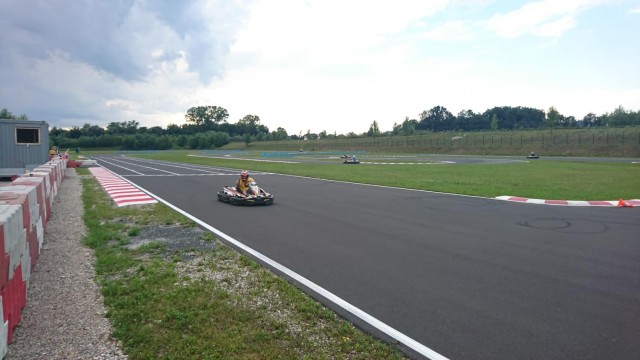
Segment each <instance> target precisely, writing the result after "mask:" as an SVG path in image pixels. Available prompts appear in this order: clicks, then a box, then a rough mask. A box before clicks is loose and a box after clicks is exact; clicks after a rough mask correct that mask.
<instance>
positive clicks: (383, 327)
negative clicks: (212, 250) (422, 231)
mask: <svg viewBox="0 0 640 360" xmlns="http://www.w3.org/2000/svg"><path fill="white" fill-rule="evenodd" d="M140 189H141V190H143V191H144V192H146V193H148V194H150V195H151V196H153V197H154V198H155V199H157V200H158V201H160V202H162V203H164V204H165V205H167V206H168V207H170V208H172V209H173V210H175V211H177V212H179V213H180V214H182V215H184V216H186V217H188V218H189V219H191V220H193V221H194V222H196V223H198V224H199V225H200V226H202V227H203V228H205V229H207V230H209V231H211V232H212V233H214V234H216V235H218V236H220V237H222V238H223V239H225V240H226V241H227V242H228V243H230V244H232V245H233V246H235V247H237V248H239V249H241V250H242V251H244V252H246V253H248V254H251V255H252V256H254V257H255V258H257V259H259V260H260V261H262V262H264V263H266V264H268V265H269V266H271V267H273V268H275V269H277V270H278V271H281V272H282V273H284V274H286V275H287V276H288V277H290V278H292V279H294V280H296V281H297V282H299V283H300V284H302V285H304V286H306V287H307V288H309V289H311V290H313V291H314V292H315V293H317V294H319V295H321V296H323V297H324V298H326V299H328V300H329V301H331V302H332V303H334V304H336V305H337V306H339V307H341V308H342V309H344V310H346V311H348V312H349V313H351V314H353V315H354V316H356V317H358V318H359V319H361V320H362V321H364V322H366V323H367V324H369V325H371V326H373V327H374V328H376V329H378V330H380V331H382V332H383V333H385V334H387V335H388V336H390V337H391V338H393V339H395V340H397V341H398V342H400V343H402V344H404V345H405V346H407V347H408V348H410V349H412V350H414V351H415V352H417V353H419V354H421V355H423V356H426V357H427V358H429V359H432V360H447V358H446V357H445V356H443V355H441V354H439V353H437V352H436V351H434V350H432V349H430V348H428V347H426V346H424V345H422V344H421V343H419V342H417V341H415V340H413V339H412V338H410V337H408V336H407V335H405V334H403V333H401V332H399V331H398V330H396V329H394V328H392V327H390V326H389V325H387V324H385V323H383V322H382V321H380V320H378V319H376V318H375V317H373V316H371V315H369V314H368V313H366V312H364V311H362V310H360V309H359V308H357V307H355V306H353V305H352V304H350V303H348V302H347V301H345V300H343V299H342V298H340V297H338V296H337V295H335V294H333V293H332V292H330V291H328V290H326V289H324V288H323V287H321V286H319V285H317V284H316V283H314V282H313V281H311V280H308V279H307V278H305V277H303V276H301V275H299V274H298V273H296V272H294V271H293V270H291V269H289V268H287V267H286V266H284V265H281V264H280V263H278V262H276V261H275V260H272V259H271V258H269V257H267V256H265V255H263V254H262V253H260V252H258V251H256V250H254V249H252V248H250V247H248V246H247V245H245V244H243V243H241V242H239V241H238V240H236V239H234V238H233V237H231V236H229V235H227V234H225V233H223V232H222V231H220V230H218V229H216V228H214V227H213V226H211V225H209V224H207V223H205V222H204V221H202V220H200V219H198V218H197V217H195V216H193V215H191V214H189V213H187V212H185V211H183V210H182V209H180V208H178V207H177V206H175V205H173V204H171V203H170V202H168V201H166V200H164V199H162V198H160V197H158V196H156V195H154V194H153V193H151V192H149V191H147V190H145V189H144V188H140Z"/></svg>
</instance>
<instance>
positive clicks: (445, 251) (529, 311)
mask: <svg viewBox="0 0 640 360" xmlns="http://www.w3.org/2000/svg"><path fill="white" fill-rule="evenodd" d="M92 158H94V159H97V160H98V163H99V164H100V165H102V166H104V167H106V168H107V169H109V170H112V171H113V172H115V173H117V174H120V175H121V176H123V177H124V178H126V179H127V180H129V181H131V182H133V183H135V184H137V185H138V186H140V187H141V188H143V189H145V190H147V191H149V192H150V193H152V194H154V195H155V196H157V197H159V198H161V199H163V200H164V201H166V202H169V203H171V204H173V205H174V206H175V207H177V208H179V209H181V210H182V211H184V212H186V213H188V214H191V215H193V216H194V217H196V218H198V219H200V220H201V221H202V222H203V223H206V224H208V225H210V226H211V227H213V228H215V229H218V230H219V231H221V232H223V233H225V234H227V235H228V236H229V237H232V238H233V239H235V240H237V241H238V242H240V243H242V244H244V245H246V246H247V247H249V248H251V249H254V250H255V251H257V252H259V253H261V254H263V255H264V256H266V257H268V258H269V259H272V260H273V261H275V262H277V263H279V264H281V265H282V266H284V267H286V268H288V269H290V270H292V271H294V272H295V273H297V274H299V275H300V276H302V277H304V278H305V279H308V280H309V281H311V282H313V283H314V284H317V285H318V286H320V287H322V288H323V289H326V290H327V291H329V292H330V293H332V294H335V295H336V296H337V297H339V298H340V299H342V300H344V301H346V302H347V303H349V304H352V305H353V306H355V307H357V308H358V309H360V310H362V311H364V312H365V313H366V314H368V315H370V316H372V317H373V318H375V319H377V320H379V321H380V322H382V323H383V324H384V325H385V326H388V327H390V328H392V329H393V330H394V331H397V332H398V333H400V334H401V335H403V336H406V337H407V338H408V339H410V340H414V341H415V342H417V343H419V344H420V345H422V346H423V347H424V348H427V349H429V350H430V351H433V352H434V353H437V354H435V355H433V354H432V355H433V356H432V357H433V358H438V356H442V357H446V358H450V359H492V360H495V359H638V354H640V340H639V339H640V209H638V208H633V209H631V208H599V207H578V208H576V207H562V206H546V205H531V204H519V203H510V202H503V201H497V200H493V199H485V198H476V197H467V196H456V195H450V194H441V193H431V192H425V191H413V190H403V189H397V188H386V187H377V186H367V185H361V184H352V183H343V182H335V181H326V180H318V179H311V178H303V177H294V176H285V175H276V174H262V173H257V172H256V173H253V175H254V177H255V179H256V181H258V183H259V184H260V185H261V186H263V187H264V188H265V189H267V190H268V191H269V192H271V193H273V194H274V195H275V196H276V201H275V204H274V205H272V206H269V207H238V206H232V205H229V204H225V203H222V202H218V201H217V200H216V192H217V191H218V190H219V189H220V188H222V186H223V185H229V184H232V183H233V182H235V180H236V177H237V172H238V171H237V170H231V169H223V168H216V167H204V166H197V165H187V164H182V165H177V166H176V164H171V163H166V162H160V161H155V160H152V161H150V160H142V159H134V158H125V157H121V156H95V157H92ZM247 167H249V168H250V162H248V163H247ZM254 224H255V225H254ZM275 270H276V272H278V273H280V271H279V270H278V269H275ZM283 275H285V276H286V274H283ZM293 280H294V282H296V283H298V284H299V285H300V283H299V282H297V281H295V279H293ZM300 286H301V287H302V288H303V290H306V291H308V292H310V293H311V295H312V296H314V297H316V298H318V299H319V300H321V301H323V302H325V303H326V304H327V305H328V306H330V307H332V308H333V309H335V310H336V311H337V312H338V313H340V314H342V315H344V316H346V317H347V318H349V319H350V320H352V321H353V322H354V323H356V324H358V325H359V326H361V327H363V328H364V329H366V330H368V331H371V332H372V333H374V334H375V335H378V336H380V337H382V338H384V339H386V340H390V339H391V338H390V337H389V335H388V332H387V333H386V334H385V333H383V331H381V330H380V327H378V329H376V326H373V325H371V324H370V323H367V322H365V321H364V320H362V318H361V317H358V316H356V315H354V314H351V313H349V312H348V311H346V310H345V309H344V308H343V307H341V306H338V305H336V304H335V303H332V302H331V301H329V300H328V299H327V298H325V297H323V296H322V295H320V294H318V293H314V292H313V291H312V290H311V289H309V288H308V287H306V286H304V285H300ZM403 348H404V349H405V350H406V351H407V353H408V354H409V355H411V356H412V357H416V358H420V357H422V356H423V355H425V352H420V348H418V350H416V348H415V347H413V348H412V347H411V346H406V344H405V345H404V346H403Z"/></svg>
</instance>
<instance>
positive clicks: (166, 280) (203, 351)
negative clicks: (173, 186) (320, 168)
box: [77, 169, 404, 360]
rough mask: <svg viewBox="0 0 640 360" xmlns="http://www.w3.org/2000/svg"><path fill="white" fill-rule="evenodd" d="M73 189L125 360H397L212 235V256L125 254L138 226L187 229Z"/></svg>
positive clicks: (156, 250)
mask: <svg viewBox="0 0 640 360" xmlns="http://www.w3.org/2000/svg"><path fill="white" fill-rule="evenodd" d="M77 171H78V173H79V174H81V175H88V171H87V170H86V169H77ZM82 183H83V192H82V198H83V202H84V221H85V224H86V226H87V235H86V237H85V239H84V241H85V244H86V245H87V246H89V247H91V248H92V249H94V251H95V254H96V265H95V268H96V273H97V280H98V283H99V284H100V286H101V289H102V294H103V296H104V302H105V305H106V306H107V317H108V318H109V319H110V321H111V323H112V325H113V335H114V336H115V337H116V338H117V339H118V340H119V341H120V342H121V344H122V346H123V348H124V351H125V352H126V353H127V354H128V356H129V359H132V360H135V359H229V358H233V359H292V358H303V359H327V358H340V359H341V358H350V359H402V358H404V355H403V354H402V353H401V352H400V351H399V350H398V349H396V348H395V347H393V346H391V345H388V344H385V343H383V342H381V341H379V340H376V339H375V338H373V337H371V336H370V335H368V334H366V333H364V332H362V331H360V330H359V329H357V328H355V327H354V326H353V325H352V324H351V323H349V322H347V321H346V320H344V319H342V318H340V317H339V316H337V315H336V314H335V313H333V312H332V311H330V310H329V309H327V308H326V307H324V306H323V305H321V304H320V303H318V302H317V301H315V300H313V299H312V298H310V297H309V296H307V295H306V294H304V293H302V292H301V291H300V290H298V289H297V288H296V287H295V286H293V285H291V284H289V283H288V282H287V281H285V280H283V279H281V278H279V277H277V276H275V275H274V274H273V273H271V272H269V271H268V270H266V269H265V268H263V267H261V266H260V265H259V264H257V263H256V262H254V261H253V260H251V259H250V258H248V257H246V256H243V255H240V254H239V253H237V252H235V251H233V250H232V249H231V248H229V247H227V246H226V245H224V244H223V243H221V242H219V241H218V240H217V239H215V237H213V235H212V234H208V235H203V238H205V239H206V240H208V241H213V242H215V245H216V246H215V250H213V251H206V252H204V251H200V252H198V251H196V250H193V249H188V250H185V252H188V253H189V255H190V257H182V256H180V255H181V254H180V253H173V254H171V253H170V254H167V252H168V251H169V250H167V249H166V248H165V247H164V246H163V245H161V244H158V243H149V244H146V245H143V246H141V247H138V248H136V249H135V250H132V249H130V248H127V247H125V245H126V244H127V243H128V242H129V238H131V237H135V236H136V235H137V234H139V232H140V229H141V228H142V227H144V226H154V225H162V224H164V225H169V224H172V225H178V224H180V225H182V226H193V223H192V222H190V221H189V220H187V219H186V218H185V217H184V216H182V215H180V214H178V213H177V212H174V211H171V210H170V209H168V208H167V207H166V206H164V205H162V204H153V205H144V206H140V207H124V208H117V207H115V206H114V205H113V203H112V202H111V200H110V199H109V198H108V197H107V195H106V194H105V193H104V192H103V191H101V190H100V187H99V185H98V183H97V182H96V181H95V180H94V179H91V178H90V177H89V176H86V177H85V178H84V179H83V180H82ZM194 254H196V256H195V257H194ZM167 255H169V256H167Z"/></svg>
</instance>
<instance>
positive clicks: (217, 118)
mask: <svg viewBox="0 0 640 360" xmlns="http://www.w3.org/2000/svg"><path fill="white" fill-rule="evenodd" d="M184 117H185V119H186V120H187V122H188V123H192V124H194V125H199V126H204V127H205V128H207V129H210V130H213V128H214V127H215V125H219V124H221V123H224V122H226V121H227V119H228V118H229V113H228V112H227V110H226V109H224V108H221V107H218V106H194V107H192V108H190V109H189V110H187V114H186V115H185V116H184Z"/></svg>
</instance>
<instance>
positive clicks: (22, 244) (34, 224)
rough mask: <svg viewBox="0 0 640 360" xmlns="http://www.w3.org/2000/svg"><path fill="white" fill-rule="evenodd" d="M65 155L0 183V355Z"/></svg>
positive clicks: (16, 319)
mask: <svg viewBox="0 0 640 360" xmlns="http://www.w3.org/2000/svg"><path fill="white" fill-rule="evenodd" d="M66 166H67V160H66V159H52V160H51V161H49V162H47V163H45V164H43V165H41V166H39V167H37V168H35V169H34V170H33V171H32V172H30V173H27V174H25V175H24V176H21V177H19V178H17V179H16V180H14V181H13V182H11V183H0V358H4V356H5V355H6V354H7V350H8V345H9V344H10V343H11V340H12V336H13V331H14V329H15V328H16V326H18V324H19V323H20V312H21V311H22V309H23V308H24V307H25V305H26V303H27V289H28V287H29V278H30V275H31V272H32V270H33V267H34V266H35V265H36V261H37V260H38V256H39V255H40V251H41V249H42V244H43V242H44V229H45V226H46V222H47V220H48V219H49V218H50V217H51V208H52V206H53V200H54V198H55V196H56V195H57V193H58V187H59V186H60V183H61V182H62V180H63V179H64V169H65V168H66Z"/></svg>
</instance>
